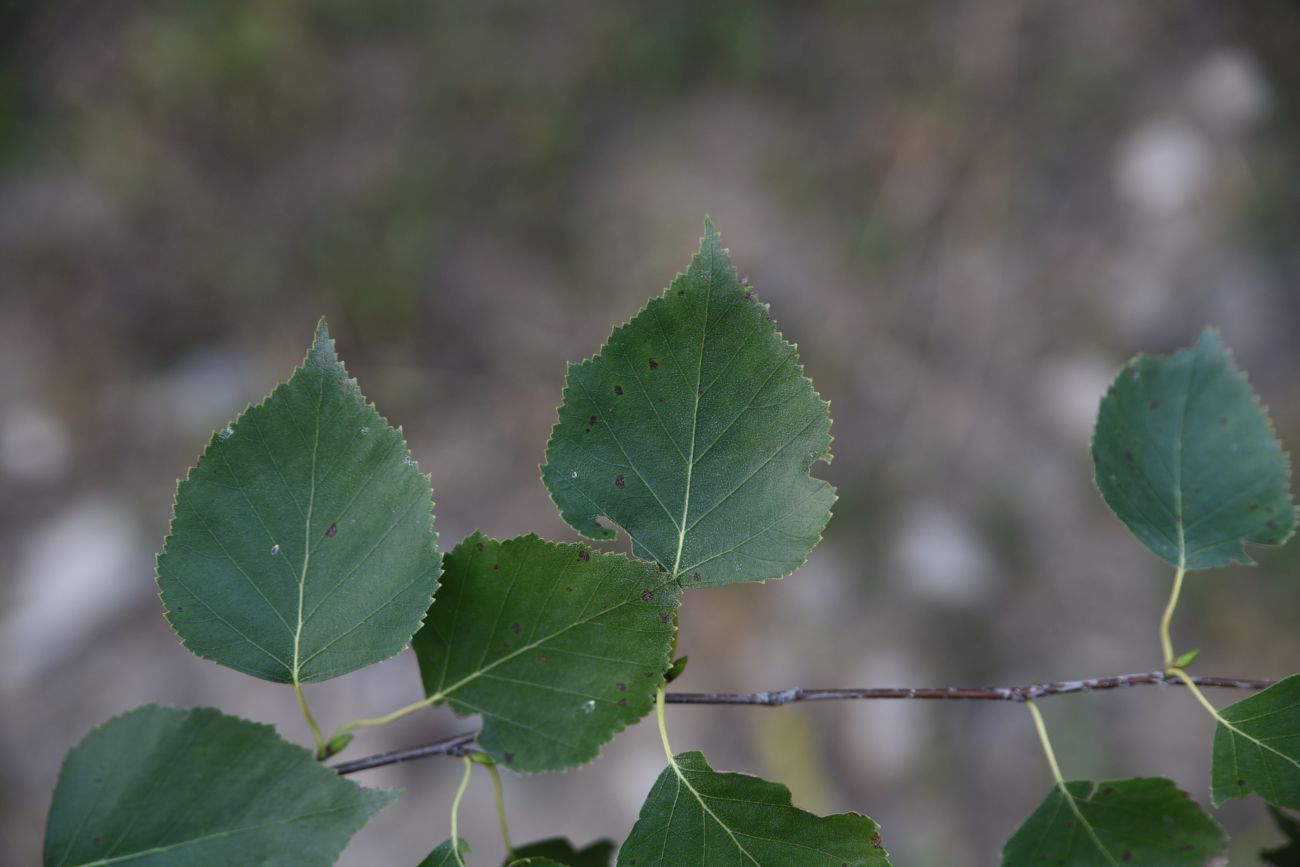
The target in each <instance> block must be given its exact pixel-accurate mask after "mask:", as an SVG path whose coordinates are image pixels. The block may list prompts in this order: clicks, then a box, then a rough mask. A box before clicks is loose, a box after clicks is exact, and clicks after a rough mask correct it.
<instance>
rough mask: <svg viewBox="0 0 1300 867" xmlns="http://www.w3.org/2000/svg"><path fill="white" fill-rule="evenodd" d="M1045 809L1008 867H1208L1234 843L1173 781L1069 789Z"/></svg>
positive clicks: (1009, 855) (1009, 854)
mask: <svg viewBox="0 0 1300 867" xmlns="http://www.w3.org/2000/svg"><path fill="white" fill-rule="evenodd" d="M1065 786H1066V788H1067V789H1068V790H1069V792H1070V797H1069V798H1067V797H1066V796H1065V794H1063V793H1062V792H1061V790H1060V788H1059V787H1057V786H1053V787H1052V791H1051V792H1050V793H1048V795H1047V797H1046V798H1045V799H1044V800H1043V802H1042V804H1041V805H1039V807H1038V809H1037V810H1035V811H1034V814H1033V815H1032V816H1030V817H1029V819H1028V821H1026V822H1025V823H1024V824H1023V825H1021V826H1020V828H1019V830H1017V831H1016V833H1015V835H1014V836H1012V838H1011V839H1010V840H1009V841H1008V842H1007V845H1006V848H1004V849H1003V850H1002V867H1041V865H1043V864H1052V865H1060V867H1122V865H1128V864H1133V865H1142V867H1205V864H1206V863H1207V862H1208V861H1209V860H1210V859H1211V858H1212V857H1214V856H1215V855H1218V854H1219V853H1220V852H1221V851H1222V850H1223V847H1224V845H1225V843H1226V842H1227V836H1226V835H1225V834H1224V833H1223V829H1222V828H1220V827H1219V825H1218V823H1217V822H1215V821H1214V820H1213V819H1212V818H1210V816H1209V815H1207V814H1206V812H1205V811H1204V810H1202V809H1201V808H1200V807H1199V806H1198V805H1197V804H1196V802H1195V801H1193V800H1192V799H1191V798H1189V797H1188V796H1187V793H1186V792H1183V791H1181V790H1180V789H1179V788H1178V787H1177V786H1176V785H1174V783H1173V781H1172V780H1167V779H1164V778H1162V777H1149V778H1145V779H1132V780H1104V781H1102V782H1097V783H1094V782H1089V781H1087V780H1074V781H1072V782H1068V783H1066V784H1065Z"/></svg>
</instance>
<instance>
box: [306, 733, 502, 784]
mask: <svg viewBox="0 0 1300 867" xmlns="http://www.w3.org/2000/svg"><path fill="white" fill-rule="evenodd" d="M476 737H478V732H461V733H460V734H458V735H452V736H451V737H449V738H444V739H443V740H440V741H436V742H434V743H431V744H425V745H424V746H422V747H407V748H406V749H404V750H393V751H392V752H390V753H380V754H379V755H377V756H368V757H366V758H364V759H356V760H354V761H351V762H339V763H338V764H337V765H331V766H330V768H331V769H332V770H334V771H337V772H338V774H339V775H340V776H344V775H346V774H355V773H356V772H357V771H368V770H370V769H371V768H382V767H383V766H384V765H395V764H397V763H398V762H410V761H414V760H415V759H422V758H424V757H425V756H463V755H465V753H467V752H471V751H473V749H474V748H473V747H472V746H470V744H472V743H473V742H474V738H476Z"/></svg>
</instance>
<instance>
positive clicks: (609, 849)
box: [510, 837, 614, 867]
mask: <svg viewBox="0 0 1300 867" xmlns="http://www.w3.org/2000/svg"><path fill="white" fill-rule="evenodd" d="M515 858H516V859H517V860H519V859H525V858H549V859H550V860H551V861H552V862H553V863H557V864H561V865H563V867H609V865H610V864H611V863H612V862H613V860H614V843H613V841H612V840H601V841H599V842H597V843H592V844H591V845H590V846H588V847H587V848H585V849H583V850H582V851H578V849H577V847H575V846H574V845H573V844H572V843H570V842H569V841H568V840H566V839H565V838H563V837H551V838H549V839H546V840H538V841H537V842H536V843H529V844H528V845H527V846H520V847H519V848H517V849H515ZM510 863H511V864H512V865H513V864H514V863H516V862H514V861H511V862H510ZM530 863H531V862H530Z"/></svg>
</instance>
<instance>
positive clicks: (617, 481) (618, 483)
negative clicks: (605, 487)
mask: <svg viewBox="0 0 1300 867" xmlns="http://www.w3.org/2000/svg"><path fill="white" fill-rule="evenodd" d="M626 484H627V483H626V482H624V481H623V476H622V475H619V477H618V478H616V479H614V487H616V488H621V487H623V486H624V485H626Z"/></svg>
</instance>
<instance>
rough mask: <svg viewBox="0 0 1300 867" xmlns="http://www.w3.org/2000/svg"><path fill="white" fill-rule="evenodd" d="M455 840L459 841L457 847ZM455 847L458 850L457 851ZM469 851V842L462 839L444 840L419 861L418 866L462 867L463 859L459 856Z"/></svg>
mask: <svg viewBox="0 0 1300 867" xmlns="http://www.w3.org/2000/svg"><path fill="white" fill-rule="evenodd" d="M456 842H459V843H460V846H459V847H457V846H456ZM457 848H459V849H460V852H457ZM469 851H470V848H469V844H468V843H466V842H465V841H464V840H457V841H452V840H444V841H443V842H441V843H439V844H438V848H436V849H434V850H433V851H432V852H430V853H429V854H428V856H427V857H425V859H424V860H423V861H421V862H420V864H419V867H464V864H465V859H464V858H462V857H461V853H464V852H469Z"/></svg>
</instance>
